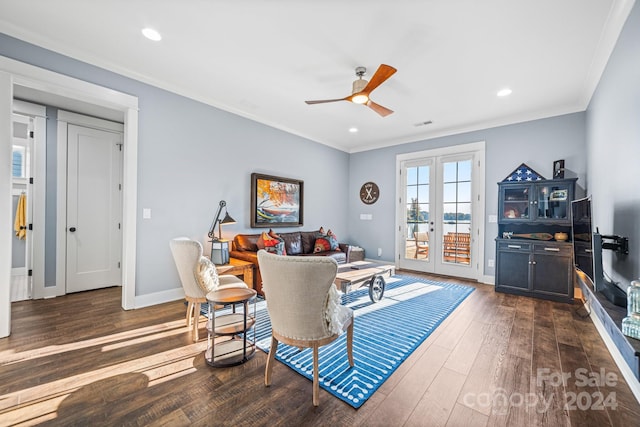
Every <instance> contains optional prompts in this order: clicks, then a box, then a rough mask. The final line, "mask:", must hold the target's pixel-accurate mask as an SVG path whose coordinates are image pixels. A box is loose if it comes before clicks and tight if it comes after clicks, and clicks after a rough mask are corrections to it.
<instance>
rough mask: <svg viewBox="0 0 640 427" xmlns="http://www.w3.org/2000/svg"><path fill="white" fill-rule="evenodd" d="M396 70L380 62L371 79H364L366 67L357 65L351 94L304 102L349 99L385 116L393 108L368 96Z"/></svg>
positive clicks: (317, 102)
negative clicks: (377, 102) (384, 105)
mask: <svg viewBox="0 0 640 427" xmlns="http://www.w3.org/2000/svg"><path fill="white" fill-rule="evenodd" d="M396 71H397V70H396V69H395V68H393V67H392V66H390V65H386V64H381V65H380V66H379V67H378V69H377V70H376V72H375V73H374V74H373V76H372V77H371V80H369V81H366V80H364V79H363V78H362V76H364V74H365V73H366V72H367V69H366V68H365V67H357V68H356V76H358V80H355V81H354V82H353V90H352V93H351V95H349V96H347V97H344V98H338V99H323V100H319V101H305V102H306V103H307V104H310V105H311V104H323V103H326V102H336V101H349V102H353V103H354V104H364V105H366V106H367V107H369V108H371V109H372V110H373V111H375V112H376V113H378V114H380V115H381V116H382V117H386V116H388V115H389V114H391V113H393V110H390V109H388V108H386V107H383V106H382V105H380V104H376V103H375V102H373V101H372V100H371V99H370V98H369V94H370V93H371V92H373V90H374V89H375V88H377V87H378V86H380V85H381V84H382V83H384V82H385V80H387V79H388V78H389V77H391V76H392V75H393V74H394V73H395V72H396Z"/></svg>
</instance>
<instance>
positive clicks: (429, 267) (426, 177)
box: [397, 144, 484, 280]
mask: <svg viewBox="0 0 640 427" xmlns="http://www.w3.org/2000/svg"><path fill="white" fill-rule="evenodd" d="M470 145H474V146H475V144H470ZM468 148H470V147H467V146H463V147H460V148H458V149H455V147H453V148H447V149H440V150H430V151H426V152H421V153H413V154H409V155H401V156H399V158H398V166H399V186H398V187H399V198H398V200H399V206H398V214H397V218H398V220H397V221H398V228H397V229H398V243H397V248H398V266H399V267H400V268H404V269H409V270H415V271H423V272H427V273H435V274H442V275H448V276H457V277H464V278H469V279H476V280H477V279H479V275H480V266H481V265H483V263H482V262H481V261H482V260H481V257H482V252H483V251H482V250H480V245H479V242H480V241H482V240H483V239H481V235H482V234H483V233H482V232H481V231H482V230H483V228H484V227H483V226H482V225H483V224H482V212H483V211H484V204H483V203H482V202H481V200H480V189H481V188H482V187H483V186H484V182H483V180H482V179H481V176H483V175H484V174H483V173H482V174H481V173H480V172H481V165H482V163H483V160H484V156H483V155H484V144H482V150H481V151H478V150H471V151H468Z"/></svg>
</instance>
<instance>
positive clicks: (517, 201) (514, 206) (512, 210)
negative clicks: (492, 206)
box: [500, 187, 529, 219]
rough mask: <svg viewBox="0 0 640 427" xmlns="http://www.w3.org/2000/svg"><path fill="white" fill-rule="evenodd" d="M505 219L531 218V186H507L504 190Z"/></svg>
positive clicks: (503, 213) (502, 213) (501, 213)
mask: <svg viewBox="0 0 640 427" xmlns="http://www.w3.org/2000/svg"><path fill="white" fill-rule="evenodd" d="M500 215H502V218H503V219H528V218H529V187H525V188H506V189H505V190H504V210H503V212H500Z"/></svg>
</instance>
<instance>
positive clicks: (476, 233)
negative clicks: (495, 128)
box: [395, 141, 486, 281]
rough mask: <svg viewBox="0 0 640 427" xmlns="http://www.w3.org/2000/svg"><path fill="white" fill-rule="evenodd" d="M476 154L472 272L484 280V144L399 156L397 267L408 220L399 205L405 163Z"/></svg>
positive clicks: (473, 183)
mask: <svg viewBox="0 0 640 427" xmlns="http://www.w3.org/2000/svg"><path fill="white" fill-rule="evenodd" d="M466 153H473V154H476V155H477V157H476V158H475V161H476V162H477V163H478V164H477V167H474V168H473V171H474V173H473V175H472V176H473V178H472V195H475V197H476V200H475V203H474V205H473V207H472V212H477V213H474V214H473V219H472V223H473V224H474V229H473V230H472V249H471V253H472V254H475V258H474V264H475V265H472V266H471V268H470V271H473V273H474V274H473V275H474V277H473V280H477V281H481V279H482V278H483V276H484V273H483V267H484V235H485V221H484V217H485V194H486V192H485V141H478V142H472V143H468V144H459V145H453V146H448V147H441V148H434V149H431V150H424V151H417V152H412V153H403V154H398V155H396V171H398V173H397V175H396V200H397V203H398V204H397V208H396V222H395V226H396V239H395V254H396V262H395V264H396V267H398V266H399V260H400V257H401V256H402V253H403V252H402V251H405V250H406V248H405V244H406V243H405V242H404V240H405V237H404V234H403V227H402V224H403V221H404V220H405V215H406V212H405V209H404V205H403V204H402V203H400V201H401V200H402V199H403V197H402V194H403V191H404V188H403V184H402V183H403V177H402V176H400V171H401V167H402V163H403V162H405V161H410V160H417V159H420V158H427V157H443V156H455V155H459V154H466Z"/></svg>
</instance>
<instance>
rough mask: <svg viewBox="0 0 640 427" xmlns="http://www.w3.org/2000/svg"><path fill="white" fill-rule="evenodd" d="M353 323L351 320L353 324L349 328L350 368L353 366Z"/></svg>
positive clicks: (348, 355) (348, 349)
mask: <svg viewBox="0 0 640 427" xmlns="http://www.w3.org/2000/svg"><path fill="white" fill-rule="evenodd" d="M353 321H354V319H351V324H350V325H349V326H348V327H347V357H348V358H349V366H353V365H354V363H353Z"/></svg>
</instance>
